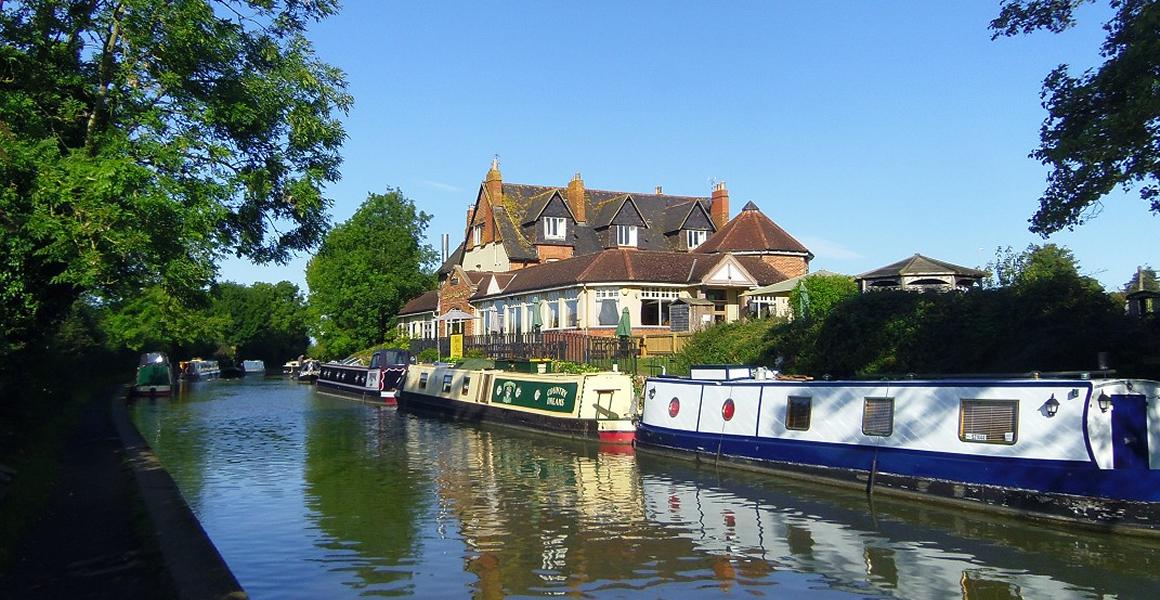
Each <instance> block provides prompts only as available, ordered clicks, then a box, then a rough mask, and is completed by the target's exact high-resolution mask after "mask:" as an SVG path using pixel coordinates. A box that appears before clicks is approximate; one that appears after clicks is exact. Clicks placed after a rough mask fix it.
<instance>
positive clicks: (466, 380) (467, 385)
mask: <svg viewBox="0 0 1160 600" xmlns="http://www.w3.org/2000/svg"><path fill="white" fill-rule="evenodd" d="M470 389H471V376H470V375H468V376H467V377H464V378H463V391H461V392H459V393H460V394H463V395H464V396H466V395H467V392H468V390H470Z"/></svg>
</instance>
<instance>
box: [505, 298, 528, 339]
mask: <svg viewBox="0 0 1160 600" xmlns="http://www.w3.org/2000/svg"><path fill="white" fill-rule="evenodd" d="M507 311H508V314H507V322H508V333H523V331H524V319H523V312H524V307H523V305H521V304H517V305H515V306H509V307H508V309H507Z"/></svg>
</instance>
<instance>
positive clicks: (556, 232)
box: [544, 217, 568, 240]
mask: <svg viewBox="0 0 1160 600" xmlns="http://www.w3.org/2000/svg"><path fill="white" fill-rule="evenodd" d="M567 238H568V220H567V219H565V218H564V217H544V239H545V240H563V239H567Z"/></svg>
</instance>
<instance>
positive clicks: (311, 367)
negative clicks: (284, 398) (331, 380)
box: [298, 359, 322, 383]
mask: <svg viewBox="0 0 1160 600" xmlns="http://www.w3.org/2000/svg"><path fill="white" fill-rule="evenodd" d="M321 372H322V363H320V362H318V361H316V360H314V359H307V360H306V361H304V362H303V363H302V366H301V367H299V368H298V381H300V382H306V383H313V382H314V381H315V380H316V379H318V374H319V373H321Z"/></svg>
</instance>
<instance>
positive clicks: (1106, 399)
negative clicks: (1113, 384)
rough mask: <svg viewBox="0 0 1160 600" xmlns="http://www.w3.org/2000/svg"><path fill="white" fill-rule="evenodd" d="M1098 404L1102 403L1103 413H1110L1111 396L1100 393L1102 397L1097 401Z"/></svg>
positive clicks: (1101, 409)
mask: <svg viewBox="0 0 1160 600" xmlns="http://www.w3.org/2000/svg"><path fill="white" fill-rule="evenodd" d="M1096 402H1099V403H1100V411H1101V412H1108V409H1109V408H1111V407H1112V398H1111V396H1108V395H1107V394H1105V393H1103V392H1100V397H1099V398H1097V399H1096Z"/></svg>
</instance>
